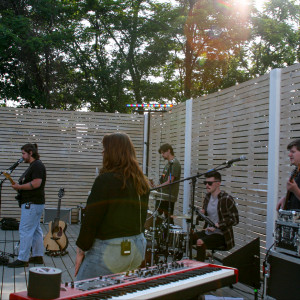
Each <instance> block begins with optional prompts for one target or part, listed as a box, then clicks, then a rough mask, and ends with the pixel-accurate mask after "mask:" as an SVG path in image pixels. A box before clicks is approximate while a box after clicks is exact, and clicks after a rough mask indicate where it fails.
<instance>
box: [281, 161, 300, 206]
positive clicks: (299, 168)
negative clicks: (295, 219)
mask: <svg viewBox="0 0 300 300" xmlns="http://www.w3.org/2000/svg"><path fill="white" fill-rule="evenodd" d="M299 172H300V164H299V165H298V166H297V167H296V168H295V169H294V170H293V172H292V174H291V177H290V179H289V181H290V182H292V180H293V179H294V178H295V177H296V176H297V175H298V173H299ZM290 194H291V193H290V191H287V193H286V196H285V202H284V204H283V209H284V210H286V209H287V204H288V201H289V199H290Z"/></svg>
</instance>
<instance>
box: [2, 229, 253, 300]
mask: <svg viewBox="0 0 300 300" xmlns="http://www.w3.org/2000/svg"><path fill="white" fill-rule="evenodd" d="M79 228H80V225H77V224H75V225H73V224H72V225H69V226H68V228H67V232H66V234H67V237H68V239H69V246H68V248H67V251H68V254H67V255H64V256H62V257H50V256H47V255H45V256H44V265H45V266H47V267H55V268H58V269H60V270H62V271H63V273H62V283H65V282H70V281H74V280H75V278H74V263H75V255H76V246H75V241H76V239H77V236H78V232H79ZM42 229H43V232H44V234H46V233H47V232H48V225H44V224H42ZM18 241H19V233H18V231H3V230H0V251H4V252H6V253H10V254H13V253H14V248H15V246H16V244H17V243H18ZM12 260H14V259H13V258H10V261H12ZM38 266H41V265H38ZM31 267H34V264H30V265H29V267H26V268H17V269H13V268H12V269H11V268H7V267H6V266H3V265H1V266H0V278H1V282H2V284H1V291H0V299H2V300H8V299H9V294H10V293H13V292H20V291H25V290H27V284H28V276H29V269H30V268H31ZM209 295H214V296H218V297H233V298H242V299H245V300H248V299H249V300H250V299H254V293H253V290H252V289H251V288H249V287H247V286H245V285H243V284H241V283H237V284H235V285H234V286H233V288H229V287H224V288H221V289H218V290H217V291H212V292H210V293H209Z"/></svg>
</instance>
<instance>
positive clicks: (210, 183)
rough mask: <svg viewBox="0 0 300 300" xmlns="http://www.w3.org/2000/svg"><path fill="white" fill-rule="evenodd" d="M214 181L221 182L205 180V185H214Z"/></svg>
mask: <svg viewBox="0 0 300 300" xmlns="http://www.w3.org/2000/svg"><path fill="white" fill-rule="evenodd" d="M214 182H220V181H203V184H204V185H207V184H208V185H209V186H212V184H213V183H214Z"/></svg>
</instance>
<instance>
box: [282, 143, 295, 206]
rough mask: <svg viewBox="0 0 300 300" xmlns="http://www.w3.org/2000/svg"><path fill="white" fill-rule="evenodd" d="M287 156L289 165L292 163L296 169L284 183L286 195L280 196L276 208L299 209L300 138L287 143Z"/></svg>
mask: <svg viewBox="0 0 300 300" xmlns="http://www.w3.org/2000/svg"><path fill="white" fill-rule="evenodd" d="M287 149H288V150H289V154H288V156H289V158H290V162H291V165H294V166H295V167H296V169H295V170H294V172H293V175H292V176H291V178H290V179H289V180H288V182H287V184H286V189H287V195H286V196H284V197H282V198H281V199H280V200H279V202H278V204H277V210H279V209H280V208H281V209H286V210H292V209H300V172H299V170H300V139H297V140H294V141H292V142H291V143H289V144H288V146H287Z"/></svg>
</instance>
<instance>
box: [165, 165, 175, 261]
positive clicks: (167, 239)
mask: <svg viewBox="0 0 300 300" xmlns="http://www.w3.org/2000/svg"><path fill="white" fill-rule="evenodd" d="M172 167H173V161H170V175H169V180H170V182H171V181H172ZM171 192H172V184H169V200H168V217H167V237H166V253H165V263H167V261H168V256H169V229H170V215H171V198H172V193H171Z"/></svg>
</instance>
